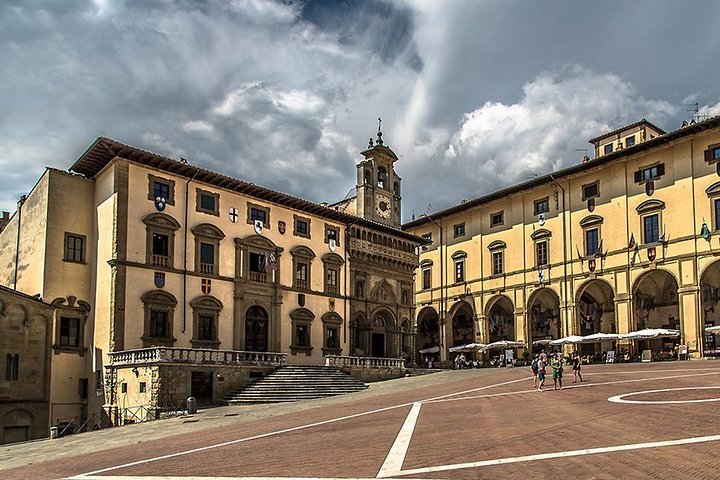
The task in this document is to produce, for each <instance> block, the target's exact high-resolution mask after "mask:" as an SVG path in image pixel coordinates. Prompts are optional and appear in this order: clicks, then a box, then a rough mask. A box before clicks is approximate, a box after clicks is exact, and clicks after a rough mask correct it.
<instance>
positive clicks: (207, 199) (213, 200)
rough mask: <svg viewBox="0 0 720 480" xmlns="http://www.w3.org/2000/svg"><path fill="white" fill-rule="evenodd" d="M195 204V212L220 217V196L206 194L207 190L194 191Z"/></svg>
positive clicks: (217, 194)
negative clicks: (195, 192) (195, 194)
mask: <svg viewBox="0 0 720 480" xmlns="http://www.w3.org/2000/svg"><path fill="white" fill-rule="evenodd" d="M196 191H197V203H196V210H197V211H198V212H201V213H208V214H210V215H216V216H219V215H220V194H219V193H213V192H208V191H207V190H201V189H199V188H198V189H196Z"/></svg>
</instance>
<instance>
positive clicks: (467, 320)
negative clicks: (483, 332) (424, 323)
mask: <svg viewBox="0 0 720 480" xmlns="http://www.w3.org/2000/svg"><path fill="white" fill-rule="evenodd" d="M448 314H449V315H450V318H451V319H452V330H451V332H449V333H450V335H451V337H450V339H451V340H450V342H449V343H448V345H450V346H451V347H455V346H458V345H465V344H467V343H472V342H474V341H475V312H474V310H473V307H472V305H471V304H470V303H468V302H466V301H464V300H461V301H459V302H457V303H456V304H455V305H453V306H452V307H451V308H450V311H449V312H448Z"/></svg>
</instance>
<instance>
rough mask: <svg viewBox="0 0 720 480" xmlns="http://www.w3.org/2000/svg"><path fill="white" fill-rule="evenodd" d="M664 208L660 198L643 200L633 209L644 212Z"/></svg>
mask: <svg viewBox="0 0 720 480" xmlns="http://www.w3.org/2000/svg"><path fill="white" fill-rule="evenodd" d="M663 208H665V202H663V201H661V200H655V199H652V200H645V201H644V202H642V203H641V204H640V205H638V206H637V208H636V209H635V210H637V212H638V213H645V212H653V211H655V210H662V209H663Z"/></svg>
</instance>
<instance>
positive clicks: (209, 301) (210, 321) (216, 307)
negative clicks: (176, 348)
mask: <svg viewBox="0 0 720 480" xmlns="http://www.w3.org/2000/svg"><path fill="white" fill-rule="evenodd" d="M190 306H191V307H192V309H193V338H192V340H190V343H192V346H193V347H194V348H218V347H219V346H220V340H219V338H218V326H219V324H220V322H219V318H220V311H221V310H222V308H223V304H222V302H220V300H218V299H217V298H215V297H211V296H210V295H203V296H201V297H198V298H195V299H193V300H192V301H191V302H190Z"/></svg>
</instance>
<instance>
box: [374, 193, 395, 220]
mask: <svg viewBox="0 0 720 480" xmlns="http://www.w3.org/2000/svg"><path fill="white" fill-rule="evenodd" d="M375 210H376V211H377V213H378V215H380V216H381V217H383V218H390V214H391V213H392V206H391V203H390V199H389V198H388V197H386V196H385V195H378V196H377V197H375Z"/></svg>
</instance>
